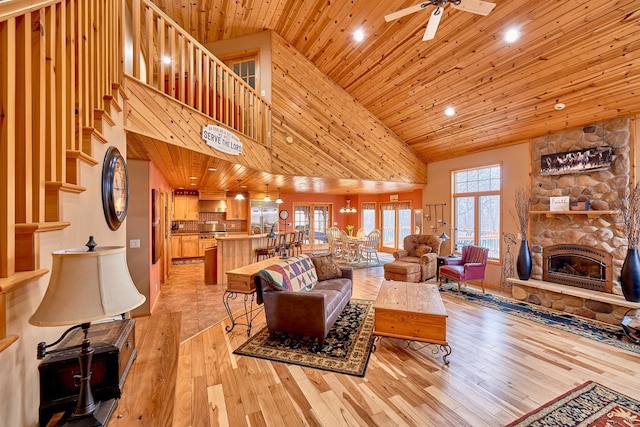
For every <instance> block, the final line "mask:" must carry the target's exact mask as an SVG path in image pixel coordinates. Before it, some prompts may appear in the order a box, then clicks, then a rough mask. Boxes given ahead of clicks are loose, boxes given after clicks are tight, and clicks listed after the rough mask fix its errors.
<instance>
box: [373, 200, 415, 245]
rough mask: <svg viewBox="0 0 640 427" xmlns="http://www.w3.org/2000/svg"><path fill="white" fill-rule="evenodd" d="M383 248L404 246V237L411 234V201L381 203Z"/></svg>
mask: <svg viewBox="0 0 640 427" xmlns="http://www.w3.org/2000/svg"><path fill="white" fill-rule="evenodd" d="M380 209H381V210H382V221H381V222H382V224H381V228H382V250H383V251H385V250H386V252H393V251H397V250H400V249H403V248H404V238H405V237H406V236H408V235H409V234H411V202H391V203H381V204H380Z"/></svg>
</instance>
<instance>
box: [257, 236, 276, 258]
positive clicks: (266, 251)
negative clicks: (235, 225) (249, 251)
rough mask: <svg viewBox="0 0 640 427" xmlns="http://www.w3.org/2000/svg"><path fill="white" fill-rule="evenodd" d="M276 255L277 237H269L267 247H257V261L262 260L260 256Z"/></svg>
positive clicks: (269, 256)
mask: <svg viewBox="0 0 640 427" xmlns="http://www.w3.org/2000/svg"><path fill="white" fill-rule="evenodd" d="M273 256H276V238H275V237H267V247H266V248H258V249H256V262H258V261H260V258H262V257H265V258H271V257H273Z"/></svg>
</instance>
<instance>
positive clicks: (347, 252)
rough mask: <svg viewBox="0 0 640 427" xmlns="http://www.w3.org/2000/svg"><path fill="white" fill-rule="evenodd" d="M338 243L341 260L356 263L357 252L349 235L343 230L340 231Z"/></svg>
mask: <svg viewBox="0 0 640 427" xmlns="http://www.w3.org/2000/svg"><path fill="white" fill-rule="evenodd" d="M340 241H341V242H342V248H341V252H342V259H345V260H347V261H356V260H357V257H358V251H357V248H356V246H355V245H354V244H353V243H352V242H351V239H349V235H348V234H347V233H346V231H344V230H340Z"/></svg>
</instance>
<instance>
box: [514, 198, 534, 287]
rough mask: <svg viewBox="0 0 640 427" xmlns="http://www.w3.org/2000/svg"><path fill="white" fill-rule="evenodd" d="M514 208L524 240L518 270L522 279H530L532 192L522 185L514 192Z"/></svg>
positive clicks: (517, 263)
mask: <svg viewBox="0 0 640 427" xmlns="http://www.w3.org/2000/svg"><path fill="white" fill-rule="evenodd" d="M513 201H514V210H512V211H511V215H512V216H513V219H514V221H515V222H516V224H517V225H518V229H519V231H520V236H521V239H522V242H521V244H520V250H519V251H518V259H517V260H516V270H517V271H518V277H519V278H520V280H529V278H530V277H531V251H530V250H529V241H528V240H527V235H528V234H529V210H530V209H531V192H530V191H529V190H528V189H527V188H525V187H520V188H518V189H516V191H515V193H514V200H513Z"/></svg>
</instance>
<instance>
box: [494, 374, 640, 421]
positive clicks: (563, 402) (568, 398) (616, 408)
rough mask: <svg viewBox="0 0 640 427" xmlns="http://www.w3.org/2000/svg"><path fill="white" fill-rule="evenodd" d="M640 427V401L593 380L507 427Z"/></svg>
mask: <svg viewBox="0 0 640 427" xmlns="http://www.w3.org/2000/svg"><path fill="white" fill-rule="evenodd" d="M534 426H536V427H543V426H554V427H563V426H567V427H569V426H571V427H587V426H588V427H609V426H626V427H637V426H640V402H639V401H637V400H635V399H632V398H630V397H628V396H625V395H624V394H620V393H618V392H617V391H615V390H611V389H610V388H607V387H605V386H603V385H600V384H598V383H596V382H593V381H589V382H586V383H584V384H582V385H581V386H579V387H577V388H575V389H573V390H571V391H570V392H568V393H565V394H563V395H562V396H560V397H558V398H556V399H554V400H552V401H551V402H548V403H546V404H544V405H542V406H541V407H540V408H538V409H536V410H535V411H532V412H530V413H528V414H527V415H525V416H523V417H521V418H519V419H517V420H516V421H514V422H512V423H511V424H508V425H507V426H506V427H534Z"/></svg>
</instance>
